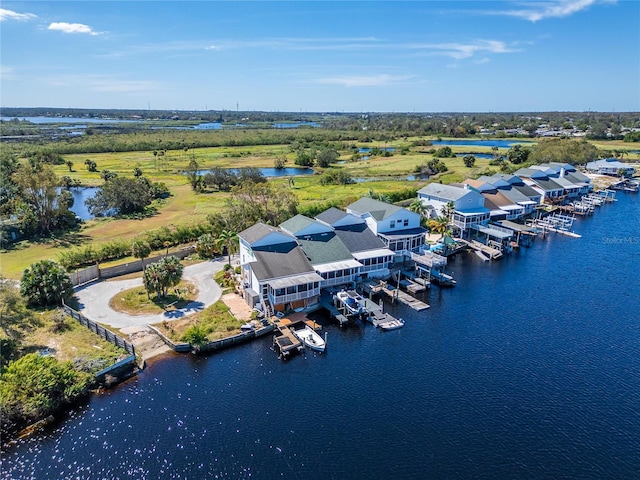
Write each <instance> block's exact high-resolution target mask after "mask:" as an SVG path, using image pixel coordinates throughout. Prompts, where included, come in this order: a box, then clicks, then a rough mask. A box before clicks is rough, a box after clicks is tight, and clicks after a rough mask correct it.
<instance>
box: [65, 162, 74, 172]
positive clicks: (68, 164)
mask: <svg viewBox="0 0 640 480" xmlns="http://www.w3.org/2000/svg"><path fill="white" fill-rule="evenodd" d="M65 163H66V164H67V167H68V168H69V171H70V172H73V162H72V161H71V160H67V161H66V162H65Z"/></svg>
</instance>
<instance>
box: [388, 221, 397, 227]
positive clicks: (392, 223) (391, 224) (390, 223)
mask: <svg viewBox="0 0 640 480" xmlns="http://www.w3.org/2000/svg"><path fill="white" fill-rule="evenodd" d="M389 228H396V221H395V220H391V221H390V222H389Z"/></svg>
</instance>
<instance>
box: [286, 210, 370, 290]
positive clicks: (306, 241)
mask: <svg viewBox="0 0 640 480" xmlns="http://www.w3.org/2000/svg"><path fill="white" fill-rule="evenodd" d="M280 228H282V230H284V231H285V232H287V233H290V234H291V235H293V236H295V237H296V240H297V243H298V245H299V246H300V248H301V249H302V251H303V252H304V254H305V256H306V257H307V258H308V259H309V261H310V262H311V264H312V265H313V268H314V270H315V272H316V273H317V274H318V275H320V276H321V277H322V284H321V288H324V287H329V286H333V285H346V284H350V283H353V282H354V281H355V280H356V279H357V278H358V277H359V275H360V270H361V269H362V268H363V265H362V264H361V263H360V262H359V261H357V260H356V259H354V258H353V255H352V254H351V252H350V250H349V249H348V248H347V246H346V245H345V244H344V242H343V241H342V240H341V239H340V237H339V236H338V235H336V232H335V230H334V229H333V228H332V227H331V226H329V225H327V224H324V223H322V222H319V221H318V220H313V219H311V218H308V217H305V216H304V215H296V216H295V217H293V218H290V219H289V220H287V221H285V222H283V223H281V224H280Z"/></svg>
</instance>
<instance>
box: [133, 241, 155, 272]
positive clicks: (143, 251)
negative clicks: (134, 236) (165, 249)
mask: <svg viewBox="0 0 640 480" xmlns="http://www.w3.org/2000/svg"><path fill="white" fill-rule="evenodd" d="M131 253H132V254H133V256H134V257H136V258H139V259H140V264H141V265H142V270H144V259H145V258H147V257H148V256H149V255H150V254H151V246H150V245H149V243H148V242H145V241H144V240H143V241H138V240H134V241H133V243H132V244H131Z"/></svg>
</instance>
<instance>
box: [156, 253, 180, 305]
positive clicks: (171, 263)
mask: <svg viewBox="0 0 640 480" xmlns="http://www.w3.org/2000/svg"><path fill="white" fill-rule="evenodd" d="M158 263H159V264H160V265H162V269H163V275H162V290H163V291H162V296H163V297H166V296H167V293H168V292H169V288H171V287H175V286H176V285H178V284H179V283H180V280H182V272H183V270H184V267H183V266H182V264H181V263H180V260H178V257H174V256H173V255H171V256H169V257H165V258H163V259H162V260H160V262H158Z"/></svg>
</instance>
